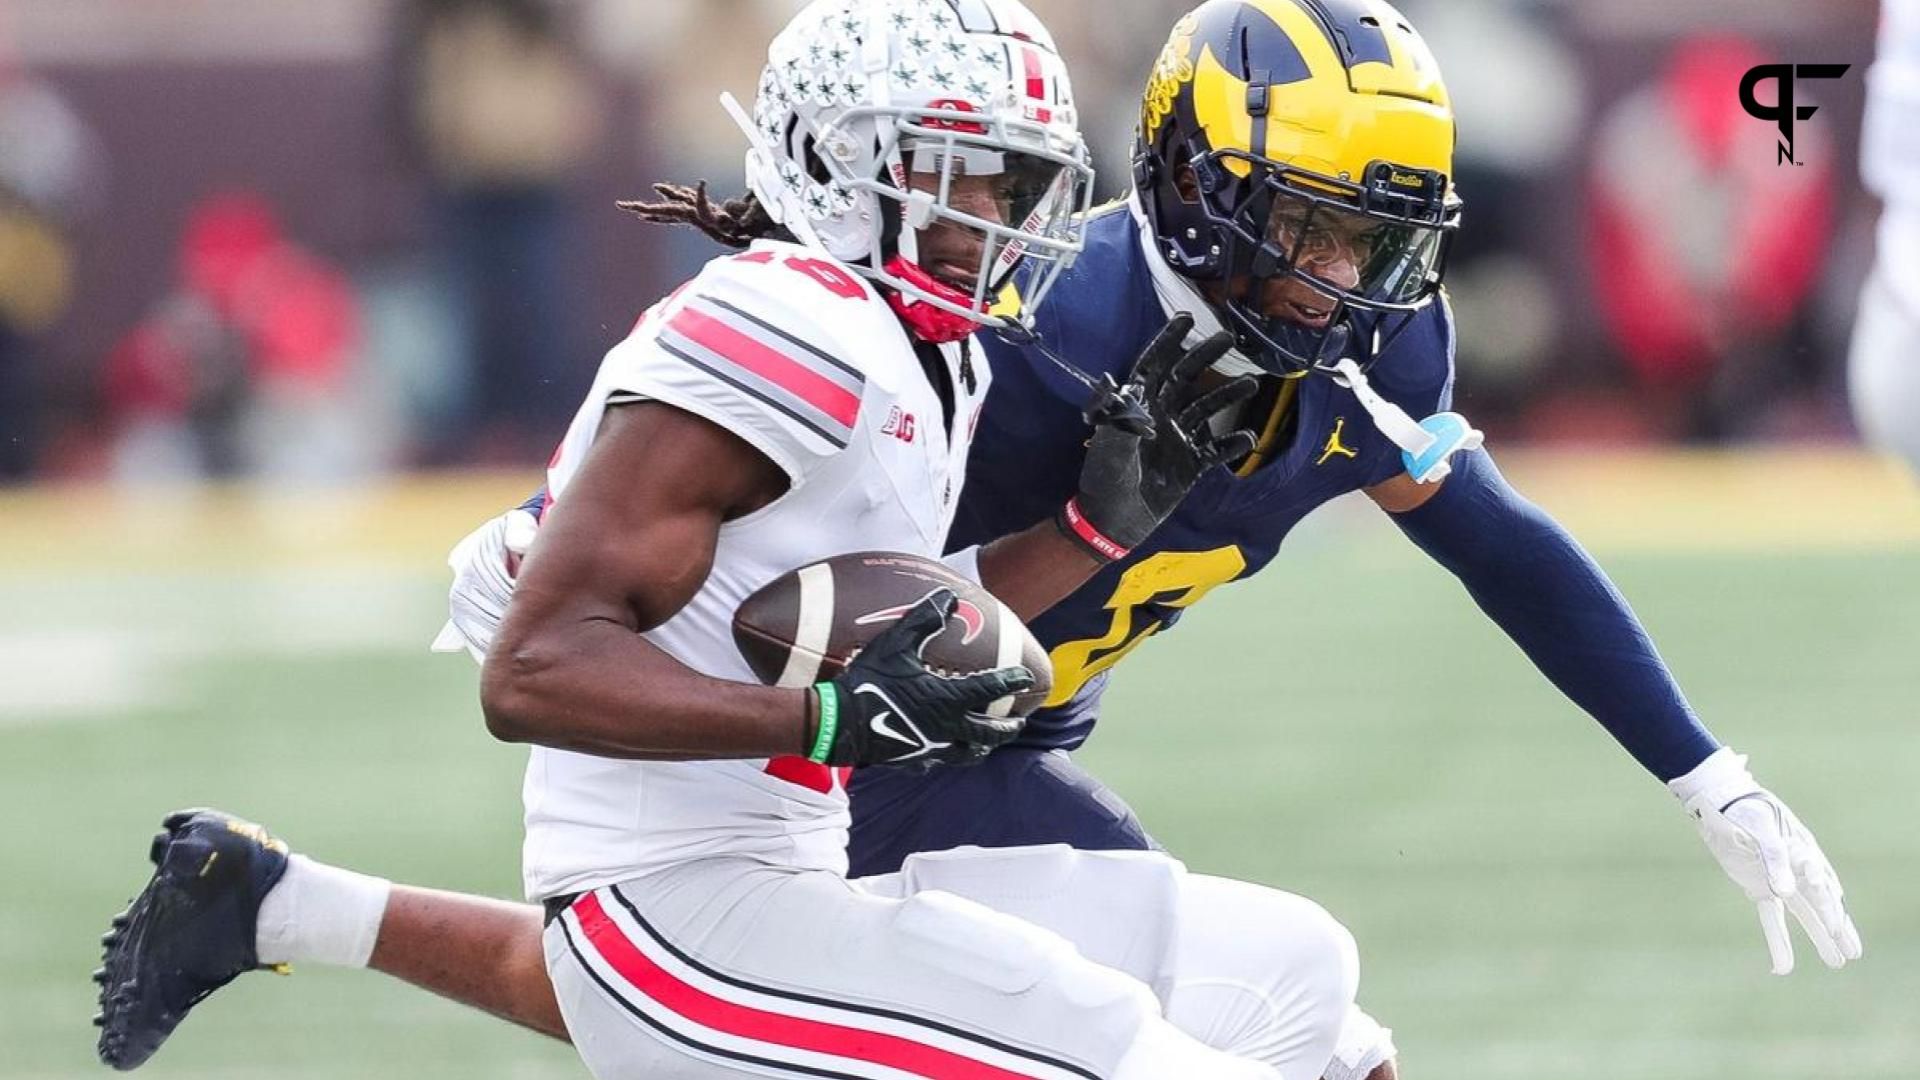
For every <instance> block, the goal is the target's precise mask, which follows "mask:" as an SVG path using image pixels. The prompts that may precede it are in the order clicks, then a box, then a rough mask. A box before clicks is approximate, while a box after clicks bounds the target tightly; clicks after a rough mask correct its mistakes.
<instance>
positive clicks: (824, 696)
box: [807, 682, 840, 765]
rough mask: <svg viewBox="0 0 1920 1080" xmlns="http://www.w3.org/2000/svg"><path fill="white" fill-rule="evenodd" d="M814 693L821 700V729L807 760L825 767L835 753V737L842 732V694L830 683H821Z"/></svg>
mask: <svg viewBox="0 0 1920 1080" xmlns="http://www.w3.org/2000/svg"><path fill="white" fill-rule="evenodd" d="M813 692H814V693H815V694H816V695H818V696H819V698H820V727H819V730H818V731H816V732H815V733H814V736H813V751H812V752H811V753H809V754H808V755H807V760H808V761H811V762H813V763H814V764H815V765H825V764H826V763H827V756H828V755H830V754H832V753H833V736H834V735H835V733H837V732H838V731H839V730H840V692H839V691H838V690H835V689H834V687H833V684H832V683H830V682H823V683H819V684H817V685H815V686H814V688H813Z"/></svg>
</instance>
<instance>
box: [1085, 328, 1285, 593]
mask: <svg viewBox="0 0 1920 1080" xmlns="http://www.w3.org/2000/svg"><path fill="white" fill-rule="evenodd" d="M1192 330H1193V316H1191V315H1187V314H1184V313H1182V314H1180V315H1176V316H1174V318H1173V321H1172V322H1170V323H1168V324H1167V326H1166V329H1164V330H1162V331H1160V334H1159V336H1158V337H1156V338H1154V339H1153V341H1152V343H1150V344H1149V345H1148V346H1147V347H1146V350H1145V351H1143V352H1142V353H1141V354H1140V359H1139V360H1137V361H1135V363H1134V366H1133V374H1132V375H1130V376H1129V377H1128V379H1127V384H1126V385H1125V386H1123V387H1121V393H1122V394H1124V395H1132V396H1136V397H1137V399H1138V400H1139V401H1141V402H1143V403H1144V404H1145V406H1146V409H1147V413H1148V415H1149V416H1151V417H1152V419H1153V431H1152V432H1151V433H1149V434H1145V435H1142V434H1140V433H1139V432H1138V431H1137V430H1136V431H1130V430H1128V429H1127V427H1126V426H1123V425H1120V424H1115V423H1102V424H1098V425H1097V426H1096V427H1095V428H1094V432H1093V440H1092V441H1091V442H1089V443H1088V444H1087V457H1086V460H1085V462H1083V463H1082V464H1081V467H1080V493H1079V494H1077V495H1075V496H1074V497H1073V498H1072V499H1070V500H1068V501H1067V505H1066V506H1065V507H1063V508H1062V509H1061V511H1060V514H1059V516H1058V518H1057V519H1056V521H1057V523H1058V524H1059V526H1060V531H1061V532H1063V533H1065V534H1066V535H1067V536H1068V537H1070V538H1072V539H1074V540H1076V541H1078V542H1079V543H1081V544H1082V545H1084V546H1085V547H1086V548H1087V549H1088V550H1089V551H1091V552H1093V554H1095V555H1096V556H1098V557H1100V558H1102V559H1104V560H1107V561H1109V562H1111V561H1113V560H1115V559H1122V558H1125V557H1126V555H1127V552H1128V551H1129V550H1131V549H1132V548H1134V547H1136V546H1138V545H1139V544H1141V543H1142V542H1144V541H1145V540H1146V539H1147V537H1148V536H1150V535H1152V534H1153V530H1155V529H1157V528H1159V527H1160V523H1161V522H1163V521H1165V520H1166V519H1167V515H1169V514H1171V513H1173V511H1174V508H1175V507H1177V506H1179V505H1180V500H1181V499H1184V498H1186V495H1187V492H1188V491H1190V490H1192V489H1193V485H1194V483H1195V481H1197V480H1199V479H1200V477H1201V475H1202V474H1203V473H1205V472H1206V471H1207V470H1208V469H1211V468H1213V467H1214V466H1215V465H1218V464H1222V463H1224V462H1229V461H1234V460H1236V459H1238V458H1241V457H1244V456H1246V455H1247V454H1249V453H1251V452H1252V451H1253V447H1254V441H1255V440H1254V437H1253V432H1251V431H1235V432H1233V433H1231V434H1228V435H1215V434H1214V432H1213V426H1212V422H1213V418H1214V417H1215V416H1217V415H1219V414H1220V413H1223V412H1225V411H1226V410H1228V409H1231V408H1234V407H1235V406H1238V405H1240V404H1241V403H1242V402H1244V401H1246V400H1247V399H1248V398H1250V397H1252V396H1253V395H1254V393H1255V391H1256V390H1257V389H1258V388H1259V384H1258V383H1257V382H1256V381H1255V380H1254V379H1253V378H1252V377H1251V376H1246V375H1243V376H1241V377H1239V378H1237V379H1233V380H1231V381H1230V382H1227V383H1223V384H1221V385H1219V386H1216V387H1214V388H1213V389H1211V390H1202V389H1201V388H1200V387H1199V379H1200V376H1201V375H1202V374H1203V373H1204V372H1205V371H1206V370H1207V369H1208V368H1211V367H1212V366H1213V365H1214V364H1216V363H1218V362H1219V360H1220V358H1221V357H1222V356H1225V355H1226V353H1227V350H1228V349H1230V348H1232V347H1233V338H1232V337H1231V336H1230V335H1228V334H1224V333H1223V334H1215V335H1214V336H1212V337H1210V338H1208V339H1206V340H1205V341H1202V342H1201V343H1200V344H1198V345H1195V346H1194V347H1193V348H1192V349H1188V348H1187V347H1186V345H1185V344H1184V343H1185V341H1186V339H1187V334H1188V333H1189V332H1191V331H1192Z"/></svg>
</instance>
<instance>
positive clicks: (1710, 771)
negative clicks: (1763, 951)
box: [1667, 747, 1860, 975]
mask: <svg viewBox="0 0 1920 1080" xmlns="http://www.w3.org/2000/svg"><path fill="white" fill-rule="evenodd" d="M1667 787H1668V788H1669V789H1671V790H1672V792H1673V793H1674V795H1675V796H1677V797H1678V798H1679V799H1680V804H1681V805H1682V806H1683V807H1685V808H1686V811H1687V813H1689V814H1692V815H1693V817H1694V821H1695V824H1696V825H1698V827H1699V829H1700V836H1701V838H1702V839H1704V840H1705V841H1706V842H1707V850H1708V851H1711V852H1713V857H1714V858H1715V859H1717V860H1719V862H1720V869H1722V870H1725V871H1726V872H1727V876H1728V877H1730V878H1732V879H1733V883H1734V884H1735V885H1738V886H1740V888H1741V890H1742V891H1744V892H1745V893H1746V894H1747V899H1749V900H1752V901H1753V902H1754V904H1755V905H1757V906H1758V907H1759V909H1760V930H1761V932H1762V933H1764V934H1765V935H1766V939H1767V952H1768V953H1769V954H1770V955H1771V956H1772V958H1773V973H1774V974H1775V975H1785V974H1786V973H1788V972H1790V971H1792V970H1793V940H1792V939H1791V938H1790V937H1788V936H1787V914H1786V913H1787V912H1789V911H1791V912H1793V917H1794V918H1795V919H1796V920H1798V921H1799V923H1800V927H1801V929H1803V930H1805V931H1806V933H1807V937H1808V939H1810V940H1811V941H1812V942H1813V947H1814V948H1815V949H1817V950H1818V951H1819V953H1820V959H1821V960H1823V961H1825V962H1826V965H1827V966H1828V967H1831V968H1837V967H1843V966H1845V964H1846V962H1847V961H1849V960H1858V959H1860V931H1859V930H1857V929H1855V928H1854V925H1853V918H1852V917H1851V916H1849V915H1848V914H1847V908H1846V904H1845V903H1844V902H1843V899H1842V898H1843V896H1844V895H1845V894H1844V893H1843V891H1842V890H1841V888H1840V879H1839V878H1838V877H1837V876H1835V874H1834V872H1833V864H1832V863H1829V862H1828V861H1827V856H1826V853H1825V852H1822V851H1821V850H1820V844H1819V842H1818V841H1816V840H1815V839H1814V838H1813V833H1812V832H1810V831H1808V829H1807V827H1806V826H1805V825H1802V824H1801V823H1800V819H1799V818H1797V817H1795V816H1794V815H1793V811H1791V810H1789V809H1787V804H1785V803H1783V802H1781V801H1780V800H1779V798H1778V797H1776V796H1775V795H1774V794H1773V792H1771V791H1768V790H1766V789H1765V788H1763V787H1761V786H1760V785H1759V784H1758V783H1756V782H1755V781H1754V779H1753V774H1752V773H1750V772H1748V771H1747V759H1746V757H1745V756H1743V755H1741V754H1736V753H1734V752H1733V751H1732V750H1731V749H1728V748H1726V747H1722V748H1720V749H1719V750H1716V751H1714V752H1713V754H1712V756H1710V757H1708V758H1707V760H1705V761H1703V762H1701V763H1700V764H1699V765H1698V766H1696V767H1695V768H1694V770H1693V771H1692V772H1690V773H1688V774H1687V775H1685V776H1682V777H1680V778H1679V779H1677V780H1672V781H1669V782H1668V784H1667Z"/></svg>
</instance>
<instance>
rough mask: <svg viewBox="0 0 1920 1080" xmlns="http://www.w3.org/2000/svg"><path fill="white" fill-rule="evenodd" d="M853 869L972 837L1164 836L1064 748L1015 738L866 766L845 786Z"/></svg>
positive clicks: (1131, 840)
mask: <svg viewBox="0 0 1920 1080" xmlns="http://www.w3.org/2000/svg"><path fill="white" fill-rule="evenodd" d="M847 795H848V798H849V799H850V800H851V802H852V812H853V836H852V840H851V842H850V843H849V845H848V849H847V854H848V859H849V864H850V865H849V869H850V873H851V874H852V876H854V877H867V876H869V875H872V874H890V873H892V872H893V871H895V870H898V869H900V864H901V863H902V862H904V861H905V860H906V858H907V856H909V855H911V854H913V853H914V852H916V851H944V850H946V849H947V848H953V847H960V846H962V845H966V844H974V845H977V846H980V847H1020V846H1023V845H1027V844H1067V845H1069V846H1071V847H1076V848H1080V849H1081V850H1083V851H1144V850H1149V849H1157V848H1158V847H1159V845H1158V844H1155V843H1154V842H1153V838H1152V837H1149V836H1148V835H1147V830H1146V829H1145V828H1144V827H1142V826H1141V824H1140V819H1139V818H1138V817H1136V816H1134V813H1133V809H1132V808H1131V807H1129V806H1128V805H1127V804H1126V803H1125V802H1123V801H1122V800H1121V798H1120V796H1118V795H1116V794H1114V793H1113V791H1112V790H1111V789H1109V788H1108V787H1107V786H1106V785H1105V784H1102V783H1101V782H1100V781H1098V780H1095V779H1094V778H1093V776H1092V775H1091V774H1089V773H1088V772H1087V771H1086V770H1084V769H1082V768H1080V767H1079V766H1078V765H1075V764H1074V763H1073V760H1072V759H1071V758H1069V757H1067V755H1066V754H1064V753H1058V752H1055V751H1050V750H1036V749H1032V748H1029V747H1023V746H1009V747H1004V748H1002V749H999V750H996V751H994V752H993V753H992V754H991V755H989V756H988V757H987V759H986V760H985V761H983V762H981V763H980V764H978V765H972V766H968V767H966V768H942V769H932V770H929V771H926V772H914V771H910V770H906V769H880V768H873V769H860V770H858V771H856V772H855V773H854V774H853V780H852V781H851V782H850V783H849V784H848V785H847Z"/></svg>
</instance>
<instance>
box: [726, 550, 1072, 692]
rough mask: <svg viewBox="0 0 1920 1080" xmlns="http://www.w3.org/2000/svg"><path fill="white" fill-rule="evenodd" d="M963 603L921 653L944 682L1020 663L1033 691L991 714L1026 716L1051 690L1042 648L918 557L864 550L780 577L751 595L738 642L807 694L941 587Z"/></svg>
mask: <svg viewBox="0 0 1920 1080" xmlns="http://www.w3.org/2000/svg"><path fill="white" fill-rule="evenodd" d="M939 588H947V589H952V590H953V593H954V595H955V596H957V597H958V598H959V600H960V603H959V605H958V606H957V607H955V609H954V612H953V614H952V615H951V616H949V617H948V618H947V626H946V629H944V630H942V631H941V632H940V633H938V634H936V635H934V637H933V639H932V640H930V641H928V642H927V646H926V649H925V650H924V651H923V652H922V653H921V655H922V657H924V658H925V660H926V662H927V666H928V667H930V668H932V669H933V670H935V671H938V672H941V673H942V674H947V675H972V674H976V673H979V672H982V671H992V670H994V669H996V668H1002V667H1012V666H1014V665H1015V664H1018V665H1020V666H1021V667H1024V668H1026V669H1027V670H1028V671H1030V672H1032V673H1033V689H1031V690H1028V691H1027V692H1026V693H1023V694H1019V695H1017V696H1015V697H1010V698H1002V699H1001V700H999V701H997V702H995V703H994V705H993V707H992V708H991V709H989V710H988V711H989V712H991V713H992V714H994V715H996V716H1009V715H1010V716H1025V715H1027V714H1028V713H1030V712H1032V711H1033V710H1035V709H1037V708H1039V707H1040V703H1041V702H1043V701H1045V700H1046V699H1047V693H1048V691H1050V690H1051V689H1052V687H1053V665H1052V664H1050V663H1048V661H1047V653H1046V650H1045V649H1042V648H1041V647H1040V643H1039V642H1038V641H1035V640H1034V638H1033V634H1032V632H1031V631H1029V630H1028V629H1027V627H1026V624H1025V623H1023V622H1021V621H1020V619H1019V617H1018V616H1016V615H1015V614H1014V613H1013V611H1012V610H1011V609H1009V608H1008V607H1007V605H1005V604H1003V603H1001V602H1000V601H999V600H998V599H996V598H995V597H994V595H993V594H992V593H990V592H988V591H987V590H985V589H983V588H981V587H980V586H979V585H976V584H974V583H973V582H971V581H968V580H967V579H966V578H963V577H961V576H960V575H959V574H956V573H954V572H953V571H952V570H949V569H948V568H947V567H946V566H945V565H943V564H941V563H939V562H936V561H934V560H932V559H925V558H921V557H920V556H918V555H902V554H895V553H891V552H884V551H877V552H861V553H858V554H853V555H841V556H838V557H836V558H832V559H828V560H826V561H825V562H818V563H814V564H813V565H811V566H803V567H801V568H800V569H798V570H794V571H792V572H790V573H787V574H783V575H781V576H780V577H779V578H776V579H775V580H774V581H772V582H770V583H769V584H768V585H766V586H765V587H764V588H762V589H761V590H760V591H759V592H756V593H754V594H753V595H752V596H749V597H747V599H746V601H745V602H744V603H742V604H741V605H740V610H738V611H736V612H734V615H733V640H734V644H736V645H738V646H739V648H740V654H741V655H742V656H744V657H746V659H747V664H748V665H749V666H751V667H752V668H753V673H754V674H755V675H757V676H759V678H760V681H762V682H764V683H768V684H770V685H773V686H810V685H812V684H814V683H816V682H819V681H821V680H823V679H831V678H833V677H834V676H835V675H838V674H839V673H840V670H841V669H842V668H843V667H845V666H846V664H847V661H849V660H851V659H852V658H853V656H854V654H855V653H858V652H859V651H860V650H861V648H863V647H864V646H865V645H866V644H867V642H869V641H872V640H873V639H874V637H875V636H876V635H878V634H879V633H880V631H882V630H885V629H886V628H887V627H888V626H890V625H892V624H893V623H894V621H895V620H897V619H899V618H900V617H901V616H902V615H905V614H906V613H907V611H908V610H909V609H910V608H912V607H913V605H915V604H917V603H919V602H920V601H922V600H924V599H926V597H927V594H929V593H931V592H933V591H934V590H935V589H939Z"/></svg>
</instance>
